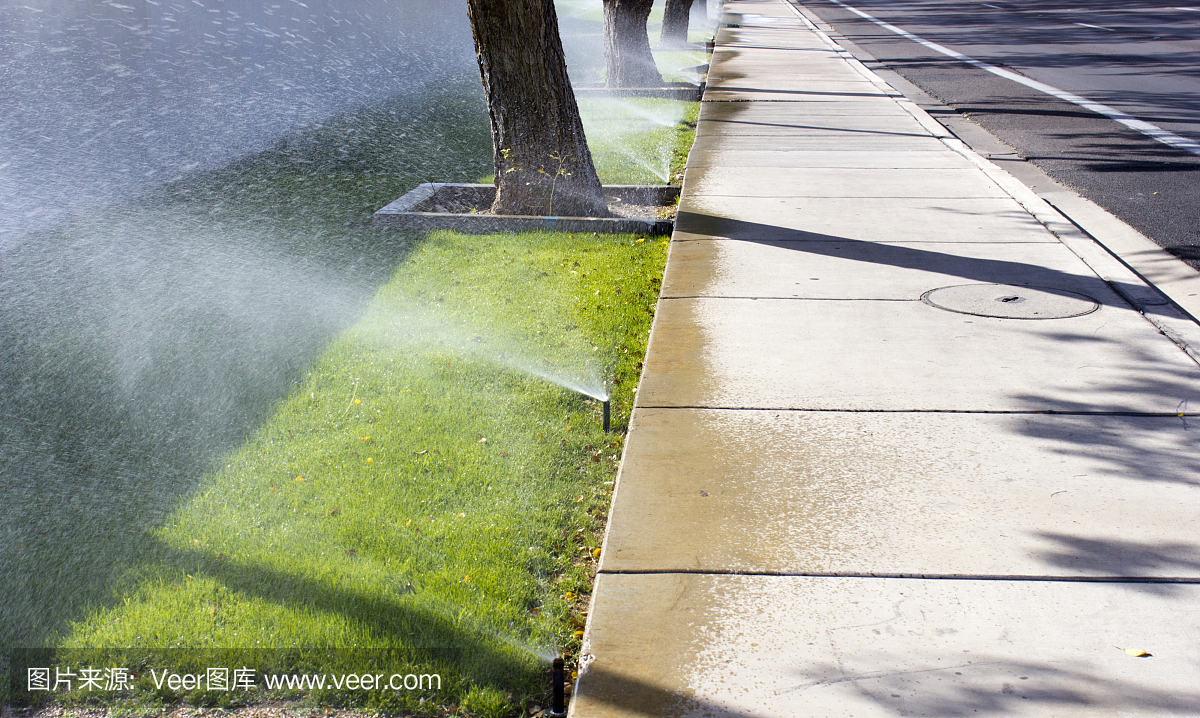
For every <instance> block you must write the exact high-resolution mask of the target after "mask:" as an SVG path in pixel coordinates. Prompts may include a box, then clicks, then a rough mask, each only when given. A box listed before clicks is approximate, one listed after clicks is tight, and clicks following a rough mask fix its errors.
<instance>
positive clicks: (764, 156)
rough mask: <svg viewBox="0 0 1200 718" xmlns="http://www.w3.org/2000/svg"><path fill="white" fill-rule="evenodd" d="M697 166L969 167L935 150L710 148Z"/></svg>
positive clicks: (692, 163)
mask: <svg viewBox="0 0 1200 718" xmlns="http://www.w3.org/2000/svg"><path fill="white" fill-rule="evenodd" d="M687 166H688V167H689V168H694V167H714V166H715V167H864V168H865V167H880V168H891V169H906V168H913V169H936V168H941V167H947V168H968V167H971V163H969V162H967V161H966V160H965V159H963V157H962V155H959V154H957V153H949V154H948V153H946V152H941V151H938V150H937V149H933V150H907V151H906V150H893V151H872V152H867V151H858V150H849V151H848V150H820V149H813V150H783V151H780V150H736V151H733V150H727V149H723V148H711V149H709V150H708V151H707V152H703V153H697V154H696V156H695V157H689V158H688V163H687Z"/></svg>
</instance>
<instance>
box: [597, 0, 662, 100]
mask: <svg viewBox="0 0 1200 718" xmlns="http://www.w3.org/2000/svg"><path fill="white" fill-rule="evenodd" d="M653 7H654V0H604V65H605V84H606V85H607V86H609V87H659V86H661V85H662V81H663V79H662V75H660V74H659V73H658V67H657V66H655V64H654V55H653V54H651V52H650V36H649V35H648V34H647V32H646V20H647V19H648V18H649V17H650V10H651V8H653Z"/></svg>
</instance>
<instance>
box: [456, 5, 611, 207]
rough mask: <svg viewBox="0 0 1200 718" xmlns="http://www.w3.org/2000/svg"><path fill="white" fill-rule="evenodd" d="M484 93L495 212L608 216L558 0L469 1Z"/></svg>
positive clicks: (468, 7) (469, 12) (468, 11)
mask: <svg viewBox="0 0 1200 718" xmlns="http://www.w3.org/2000/svg"><path fill="white" fill-rule="evenodd" d="M467 13H468V15H469V16H470V18H471V30H472V32H473V33H474V35H475V55H476V57H477V58H478V59H479V74H480V76H481V77H482V78H483V88H484V90H485V92H486V93H487V100H488V114H489V115H490V116H491V121H492V149H493V164H494V165H495V168H496V201H495V202H494V203H493V204H492V212H493V213H495V214H532V215H560V216H572V217H605V216H608V205H607V203H606V202H605V200H604V193H603V190H602V189H601V187H600V179H599V178H598V177H597V176H596V169H595V166H594V165H593V164H592V154H591V152H589V151H588V146H587V139H586V138H585V137H584V135H583V122H582V121H580V119H579V106H578V105H577V104H576V103H575V92H574V91H573V90H572V89H571V82H570V80H569V79H568V78H567V63H566V60H565V59H564V57H563V49H562V39H561V38H560V37H559V34H558V15H557V14H556V13H555V11H554V0H467Z"/></svg>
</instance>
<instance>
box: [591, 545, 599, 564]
mask: <svg viewBox="0 0 1200 718" xmlns="http://www.w3.org/2000/svg"><path fill="white" fill-rule="evenodd" d="M592 558H594V559H596V560H597V561H599V560H600V549H598V548H597V549H592Z"/></svg>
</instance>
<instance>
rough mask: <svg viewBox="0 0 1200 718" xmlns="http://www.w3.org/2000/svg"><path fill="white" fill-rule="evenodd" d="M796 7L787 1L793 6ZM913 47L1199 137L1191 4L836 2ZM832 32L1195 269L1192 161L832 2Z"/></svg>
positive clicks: (1199, 162) (826, 9)
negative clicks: (1008, 73) (999, 70)
mask: <svg viewBox="0 0 1200 718" xmlns="http://www.w3.org/2000/svg"><path fill="white" fill-rule="evenodd" d="M793 1H795V0H793ZM842 2H844V3H845V4H846V5H849V6H851V7H852V8H855V9H857V10H860V11H862V12H864V13H867V14H869V15H871V16H873V17H874V18H877V19H878V20H882V21H884V22H886V23H889V24H891V25H894V26H897V27H898V28H900V29H902V30H904V31H907V32H908V33H911V34H913V35H916V36H918V37H920V38H921V39H924V40H926V41H929V42H932V43H936V44H938V45H942V46H945V47H947V48H949V49H950V50H953V51H956V52H958V53H961V54H962V55H966V56H968V57H970V58H973V59H975V60H978V61H981V62H983V63H987V64H989V65H993V66H996V67H999V68H1002V69H1005V70H1010V71H1014V72H1016V73H1018V74H1019V75H1022V76H1024V77H1026V78H1030V79H1032V80H1035V81H1038V82H1041V83H1045V84H1047V85H1051V86H1053V87H1054V88H1057V89H1059V90H1062V91H1065V92H1067V93H1071V94H1074V95H1078V96H1081V97H1083V98H1086V99H1087V100H1091V101H1093V102H1099V103H1103V104H1104V105H1107V106H1109V107H1111V108H1115V109H1116V110H1119V111H1121V112H1124V113H1127V114H1128V115H1131V116H1132V117H1134V118H1136V119H1138V120H1143V121H1145V122H1149V123H1152V124H1153V125H1154V126H1156V127H1158V128H1161V129H1163V130H1166V131H1168V132H1170V133H1173V134H1174V135H1177V136H1179V137H1180V138H1183V140H1184V141H1191V142H1200V4H1198V5H1192V6H1186V5H1180V4H1178V3H1172V2H1167V1H1157V0H1132V1H1131V2H1126V1H1121V2H1118V1H1116V0H1074V1H1070V0H1068V1H1064V0H1038V1H1037V2H1006V1H1005V0H975V1H972V0H842ZM798 4H802V5H803V6H804V7H806V8H807V9H808V10H810V11H811V12H813V13H814V14H816V15H817V16H819V17H820V18H821V19H822V20H824V21H825V22H827V23H829V24H830V25H832V26H833V27H834V28H835V29H836V30H837V31H838V32H839V33H840V34H841V35H842V36H844V37H845V38H846V39H848V40H850V41H851V42H853V43H854V44H855V45H857V46H858V47H860V48H862V49H863V50H865V51H866V52H867V53H869V54H870V55H871V56H873V57H874V58H876V59H877V60H879V61H880V62H882V63H884V64H885V65H887V66H888V67H890V68H891V69H893V70H895V71H896V72H898V73H900V74H901V75H903V76H904V77H905V78H907V79H908V80H909V81H910V82H912V83H913V84H915V85H917V86H918V87H920V88H921V89H923V90H925V91H926V92H927V93H929V94H930V95H932V96H934V97H936V98H937V99H938V100H940V101H941V102H943V103H944V104H946V105H948V106H950V107H952V108H954V109H955V110H957V111H958V112H960V113H962V114H964V115H965V116H967V117H968V118H969V119H971V120H972V121H974V122H976V123H978V124H979V125H981V126H982V127H984V128H985V129H986V130H988V131H989V132H990V133H992V134H993V135H995V136H996V137H998V138H999V139H1001V140H1003V141H1004V142H1006V143H1007V144H1009V145H1011V146H1012V147H1013V148H1015V150H1016V151H1017V153H1019V154H1020V155H1021V156H1023V157H1025V158H1026V159H1028V160H1029V161H1030V162H1033V163H1035V164H1037V165H1038V166H1039V167H1041V168H1042V170H1043V171H1045V172H1046V173H1047V174H1049V175H1050V176H1051V177H1053V178H1055V179H1056V180H1058V181H1059V182H1061V183H1062V184H1064V185H1067V186H1069V187H1071V188H1072V189H1074V190H1075V191H1077V192H1079V193H1080V194H1082V195H1083V196H1085V197H1087V198H1089V199H1091V200H1092V201H1094V202H1096V203H1097V204H1099V205H1101V206H1102V207H1104V208H1105V209H1107V210H1108V211H1109V212H1111V213H1113V214H1115V215H1117V216H1118V217H1120V218H1121V219H1122V220H1124V221H1125V222H1127V223H1128V224H1130V225H1132V226H1134V227H1136V228H1137V229H1138V230H1140V231H1141V232H1142V233H1143V234H1145V235H1146V236H1148V237H1150V238H1151V239H1152V240H1154V241H1155V242H1156V243H1158V244H1159V245H1160V246H1162V247H1164V248H1165V249H1167V250H1168V251H1170V252H1171V253H1173V254H1175V255H1176V256H1178V257H1180V258H1181V259H1184V260H1185V261H1187V262H1188V263H1189V264H1191V265H1192V266H1193V267H1195V268H1197V269H1200V156H1197V154H1194V152H1195V150H1192V151H1188V150H1186V149H1178V148H1175V147H1170V146H1168V145H1165V144H1162V143H1160V142H1158V141H1156V140H1154V139H1151V138H1150V137H1148V136H1147V135H1146V134H1143V133H1141V132H1138V131H1135V130H1134V129H1130V128H1129V127H1126V126H1124V125H1122V124H1119V123H1118V122H1116V121H1114V120H1113V119H1110V118H1108V117H1105V116H1102V115H1100V114H1097V113H1095V112H1093V111H1091V110H1088V109H1085V108H1084V107H1081V106H1080V105H1078V104H1073V103H1071V102H1068V101H1064V100H1063V99H1058V98H1056V97H1054V96H1052V95H1050V94H1046V93H1045V92H1043V91H1039V90H1036V89H1032V88H1030V87H1027V86H1025V85H1022V84H1020V83H1018V82H1016V81H1014V80H1011V79H1006V78H1004V77H1000V76H998V75H996V74H993V73H992V72H989V71H987V70H986V69H981V68H979V67H976V66H973V65H971V64H969V63H967V62H964V61H963V60H960V59H954V58H951V57H948V56H946V55H945V54H942V53H939V52H937V51H935V50H934V49H931V48H929V47H927V46H925V45H922V44H919V43H918V42H916V41H914V40H913V39H909V38H905V37H903V36H901V35H898V34H896V33H895V32H893V31H891V30H888V29H886V28H884V27H881V26H880V25H879V24H876V23H875V22H872V21H870V20H868V19H865V18H863V17H861V16H859V15H857V14H855V13H854V12H853V11H852V10H850V9H848V8H846V7H844V6H841V5H839V4H837V3H835V2H833V1H832V0H800V2H799V3H798Z"/></svg>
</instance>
